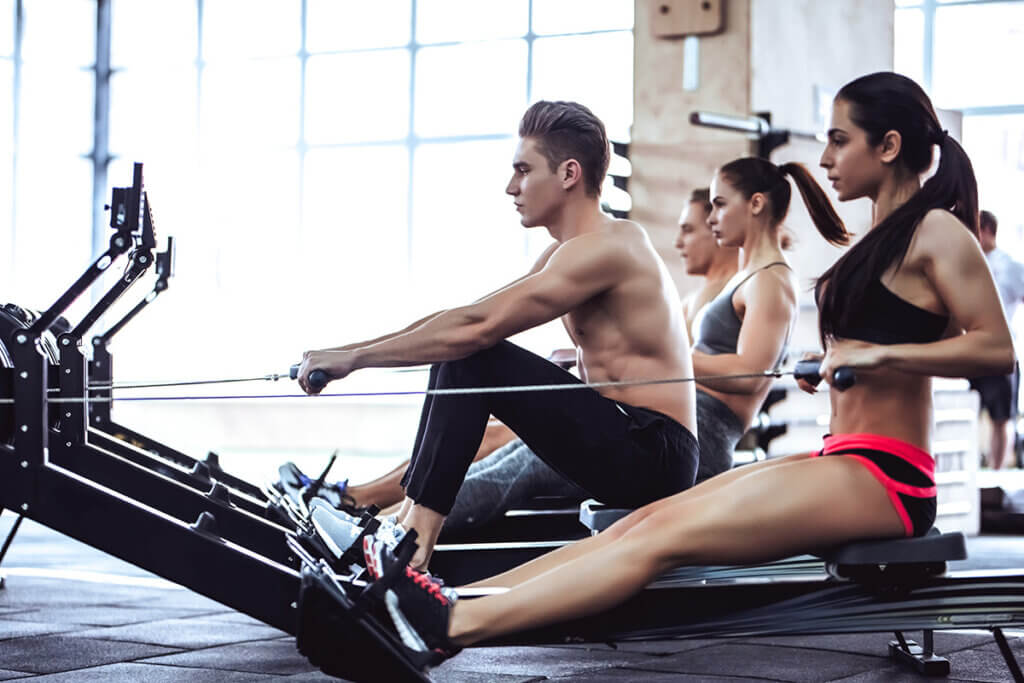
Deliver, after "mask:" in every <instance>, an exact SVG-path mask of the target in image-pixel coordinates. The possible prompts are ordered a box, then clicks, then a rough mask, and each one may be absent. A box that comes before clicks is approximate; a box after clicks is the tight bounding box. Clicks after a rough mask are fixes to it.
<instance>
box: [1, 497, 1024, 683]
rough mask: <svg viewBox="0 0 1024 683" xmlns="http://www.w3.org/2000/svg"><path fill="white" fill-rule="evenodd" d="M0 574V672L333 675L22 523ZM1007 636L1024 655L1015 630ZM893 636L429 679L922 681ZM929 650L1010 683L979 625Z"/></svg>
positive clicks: (484, 651)
mask: <svg viewBox="0 0 1024 683" xmlns="http://www.w3.org/2000/svg"><path fill="white" fill-rule="evenodd" d="M13 520H14V517H13V515H11V514H10V513H9V512H8V513H6V514H5V515H3V516H0V534H2V535H3V536H2V537H4V538H6V535H7V532H8V530H9V529H10V526H11V524H12V522H13ZM113 522H114V520H112V523H113ZM969 554H970V556H971V559H970V560H968V561H965V562H958V563H954V564H953V566H952V567H951V569H955V570H956V569H992V568H1010V567H1022V566H1024V538H1022V537H1019V536H980V537H977V538H972V539H969ZM0 573H2V574H3V575H4V576H5V578H6V588H5V589H4V590H0V680H14V679H18V680H21V679H24V680H32V681H40V682H42V681H47V682H51V681H52V682H57V681H60V682H64V681H74V682H75V683H78V682H91V681H104V682H106V681H115V682H116V681H133V682H134V681H143V680H144V681H146V682H147V683H164V682H167V681H189V682H190V683H192V682H198V683H202V682H205V681H211V682H212V681H218V682H220V681H331V680H336V679H333V678H330V677H328V676H325V675H324V674H321V673H320V672H319V671H316V670H314V669H313V668H312V667H311V666H310V664H309V663H308V662H307V661H306V659H305V658H304V657H302V656H301V655H300V654H299V653H298V652H297V651H296V649H295V642H294V639H293V638H291V637H290V636H286V635H285V634H284V633H282V632H280V631H278V630H276V629H274V628H271V627H269V626H266V625H264V624H262V623H260V622H258V621H255V620H254V619H251V618H250V617H248V616H246V615H244V614H240V613H238V612H235V611H233V610H231V609H228V608H226V607H224V606H223V605H220V604H218V603H216V602H213V601H211V600H209V599H207V598H205V597H202V596H200V595H197V594H195V593H192V592H191V591H188V590H185V589H183V588H180V587H177V586H175V585H173V584H170V583H168V582H166V581H163V580H162V579H159V578H157V577H155V576H153V575H151V574H148V573H146V572H144V571H142V570H140V569H138V568H136V567H133V566H131V565H129V564H126V563H124V562H121V561H119V560H116V559H114V558H111V557H109V556H108V555H105V554H103V553H100V552H98V551H96V550H93V549H92V548H89V547H87V546H84V545H82V544H80V543H78V542H77V541H73V540H71V539H68V538H66V537H64V536H61V535H60V534H57V533H55V532H53V531H50V530H49V529H45V528H43V527H41V526H39V525H36V524H34V523H31V522H28V521H26V522H25V523H24V524H23V525H22V527H21V530H20V531H19V533H18V535H17V537H16V539H15V542H14V544H13V545H12V546H11V549H10V551H9V553H8V556H7V557H6V558H5V559H4V562H3V566H2V567H0ZM910 635H911V637H914V636H913V634H910ZM918 635H920V634H918ZM1007 637H1008V638H1010V639H1011V646H1012V647H1013V649H1014V652H1015V653H1016V655H1017V658H1018V661H1024V632H1013V633H1007ZM891 638H892V634H889V633H877V634H859V635H847V636H813V637H775V638H751V639H742V640H675V641H653V642H643V643H619V644H616V645H611V644H609V645H559V646H546V647H494V648H476V649H470V650H467V651H465V652H464V653H463V654H461V655H460V656H459V657H457V658H455V659H454V660H451V661H449V662H447V663H446V664H445V665H443V666H441V667H439V668H437V669H435V670H434V671H433V672H432V677H433V679H434V680H435V681H438V682H442V681H443V682H458V683H477V682H479V683H483V682H485V681H486V682H487V683H492V682H494V683H506V682H507V683H518V682H525V681H544V680H553V681H557V680H566V681H568V680H572V681H585V682H587V683H598V682H601V683H604V682H612V681H638V680H642V681H651V682H653V683H661V682H667V681H711V682H717V681H723V682H724V681H729V682H730V683H738V682H739V681H844V682H851V683H852V682H854V681H855V682H857V683H866V682H869V681H886V682H891V681H917V680H923V679H922V678H920V677H919V676H917V674H915V673H912V672H907V671H906V670H904V669H902V668H898V667H896V666H894V665H893V664H891V663H890V662H889V660H888V659H887V658H886V648H887V643H888V641H889V640H890V639H891ZM935 645H936V651H937V652H938V653H939V654H942V655H944V656H948V657H949V658H950V660H951V662H952V674H951V675H950V677H949V678H948V679H945V680H947V681H973V682H989V681H991V682H992V683H996V682H1002V681H1008V680H1010V675H1009V672H1008V671H1007V669H1006V665H1005V664H1004V662H1003V659H1002V657H1001V656H1000V654H999V651H998V649H997V647H996V644H995V642H994V640H993V638H992V636H991V634H989V633H987V632H971V631H962V632H941V633H937V634H936V637H935Z"/></svg>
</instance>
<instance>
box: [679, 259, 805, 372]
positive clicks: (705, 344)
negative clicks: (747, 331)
mask: <svg viewBox="0 0 1024 683" xmlns="http://www.w3.org/2000/svg"><path fill="white" fill-rule="evenodd" d="M772 266H785V267H786V268H789V264H787V263H785V262H784V261H774V262H772V263H769V264H768V265H766V266H764V267H762V268H758V269H757V270H755V271H754V272H752V273H750V274H749V275H747V276H746V277H745V278H743V279H742V280H740V282H739V284H737V285H736V286H735V287H733V288H732V289H730V290H729V291H728V292H722V293H721V294H719V295H718V296H716V297H715V298H714V299H712V300H711V303H709V304H708V305H707V308H705V309H704V313H703V317H702V318H701V321H700V328H699V329H698V330H697V338H696V339H695V340H694V341H695V343H694V345H693V348H694V349H696V350H697V351H701V352H702V353H708V354H712V355H715V354H719V353H736V342H737V341H738V340H739V337H740V328H741V327H742V326H743V321H742V320H740V317H739V316H738V315H736V309H734V308H733V307H732V296H733V294H735V293H736V290H737V289H739V288H740V287H742V286H743V283H744V282H746V281H747V280H749V279H750V278H752V277H754V276H755V275H757V274H758V273H760V272H761V271H762V270H766V269H768V268H771V267H772ZM785 355H786V349H785V347H783V349H782V353H781V354H780V356H779V360H780V361H781V360H782V358H784V357H785Z"/></svg>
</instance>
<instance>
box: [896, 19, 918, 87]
mask: <svg viewBox="0 0 1024 683" xmlns="http://www.w3.org/2000/svg"><path fill="white" fill-rule="evenodd" d="M893 34H894V35H893V47H894V50H893V53H894V54H893V70H894V71H896V72H897V73H901V74H903V75H904V76H906V77H907V78H912V79H913V80H914V81H916V82H918V83H924V13H923V12H922V11H921V10H919V9H898V10H896V17H895V25H894V26H893Z"/></svg>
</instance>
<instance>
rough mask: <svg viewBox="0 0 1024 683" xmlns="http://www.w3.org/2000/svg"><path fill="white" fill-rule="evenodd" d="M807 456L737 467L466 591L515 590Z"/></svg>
mask: <svg viewBox="0 0 1024 683" xmlns="http://www.w3.org/2000/svg"><path fill="white" fill-rule="evenodd" d="M807 457H808V456H807V455H792V456H788V457H785V458H776V459H774V460H764V461H762V462H758V463H753V464H750V465H745V466H743V467H738V468H736V469H732V470H729V471H728V472H723V473H721V474H718V475H715V476H714V477H711V478H710V479H706V480H704V481H703V482H701V483H700V484H698V485H697V486H694V487H693V488H691V489H687V490H686V491H681V492H680V493H677V494H676V495H674V496H670V497H668V498H663V499H661V500H658V501H655V502H653V503H650V504H648V505H645V506H644V507H642V508H638V509H637V510H635V511H633V512H632V513H630V514H629V515H627V516H626V517H623V518H622V519H620V520H619V521H617V522H615V524H613V525H611V526H610V527H608V528H607V529H605V530H604V531H603V532H601V533H600V534H598V535H596V536H591V537H590V538H585V539H583V540H581V541H576V542H574V543H569V544H567V545H564V546H562V547H561V548H558V549H556V550H553V551H551V552H550V553H546V554H544V555H541V556H540V557H538V558H536V559H534V560H530V561H529V562H526V563H524V564H521V565H519V566H518V567H514V568H512V569H510V570H508V571H506V572H503V573H501V574H497V575H496V576H492V577H489V578H486V579H481V580H480V581H476V582H474V583H471V584H468V585H466V586H464V588H485V587H488V588H490V587H500V588H512V587H514V586H518V585H519V584H520V583H523V582H524V581H529V580H530V579H532V578H534V577H536V576H540V575H541V574H544V573H546V572H548V571H550V570H552V569H554V568H555V567H557V566H558V565H560V564H564V563H566V562H569V561H571V560H574V559H576V558H577V557H581V556H583V555H586V554H588V553H591V552H594V551H595V550H597V549H598V548H601V547H603V546H605V545H606V544H608V543H610V542H612V541H614V540H616V539H618V538H620V537H621V536H622V535H623V534H624V533H626V531H628V530H629V529H631V528H632V527H634V526H636V525H637V524H639V523H640V522H642V521H643V520H644V519H646V518H647V516H648V515H651V514H653V513H654V512H657V511H658V510H660V509H662V508H663V507H666V506H674V505H677V504H678V500H679V499H680V498H683V497H685V498H686V499H690V498H692V497H696V496H706V495H709V494H712V493H714V492H715V491H717V490H718V489H720V488H721V487H722V486H726V485H728V484H729V483H731V482H733V481H735V480H737V479H739V478H741V477H746V476H748V475H751V474H754V473H756V472H759V471H761V470H763V469H765V468H768V467H776V466H778V465H781V464H786V463H790V462H795V461H797V460H803V459H804V458H807ZM711 504H713V503H711Z"/></svg>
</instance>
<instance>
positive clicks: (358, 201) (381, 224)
mask: <svg viewBox="0 0 1024 683" xmlns="http://www.w3.org/2000/svg"><path fill="white" fill-rule="evenodd" d="M408 176H409V151H408V149H407V148H406V147H405V146H404V145H388V146H380V147H378V146H373V147H349V148H340V149H339V148H334V149H319V150H311V151H310V152H309V153H308V154H307V155H306V169H305V188H304V198H303V225H304V228H303V232H302V245H301V246H302V247H303V248H302V249H301V253H303V254H310V255H316V256H315V258H318V259H320V260H322V261H323V262H324V263H322V264H320V265H319V266H317V267H304V268H301V269H300V272H296V285H295V286H296V288H297V289H298V290H300V291H305V292H335V293H339V292H349V293H350V295H345V296H343V297H342V298H343V299H344V315H333V316H324V315H322V314H318V312H317V311H318V309H320V310H322V307H323V305H324V302H323V300H322V299H320V298H319V297H307V298H305V301H304V305H305V308H302V310H301V312H300V314H303V315H306V316H308V319H309V320H310V322H311V323H312V321H317V326H318V327H319V329H318V331H317V334H323V335H324V338H325V339H330V338H333V339H335V340H343V339H347V340H353V341H354V340H356V339H363V338H370V337H373V336H376V335H378V334H380V332H381V331H382V330H385V329H388V328H396V326H401V325H404V324H408V322H409V320H407V319H406V318H407V317H408V316H409V315H411V314H410V313H409V312H408V303H409V302H408V292H407V287H405V286H404V284H403V283H405V281H406V274H407V271H408V223H409V221H408ZM327 264H329V265H327ZM357 293H358V294H357ZM329 296H335V295H329Z"/></svg>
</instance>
